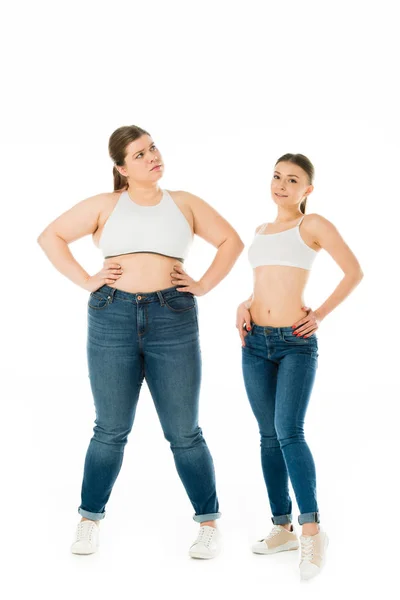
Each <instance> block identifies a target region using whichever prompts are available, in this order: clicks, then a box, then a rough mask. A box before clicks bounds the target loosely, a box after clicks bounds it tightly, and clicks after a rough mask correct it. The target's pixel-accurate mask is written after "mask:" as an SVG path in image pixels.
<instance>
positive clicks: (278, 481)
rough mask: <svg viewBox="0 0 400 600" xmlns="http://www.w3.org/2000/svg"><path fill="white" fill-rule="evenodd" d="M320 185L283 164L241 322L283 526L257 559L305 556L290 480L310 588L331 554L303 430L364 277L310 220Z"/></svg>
mask: <svg viewBox="0 0 400 600" xmlns="http://www.w3.org/2000/svg"><path fill="white" fill-rule="evenodd" d="M313 178H314V168H313V165H312V164H311V162H310V161H309V160H308V158H307V157H305V156H304V155H302V154H285V155H284V156H281V157H280V158H279V159H278V161H277V162H276V164H275V170H274V173H273V177H272V181H271V197H272V200H273V201H274V202H275V204H276V205H277V216H276V219H275V221H274V222H273V223H264V224H263V225H261V226H260V227H257V229H256V231H255V237H254V239H253V241H252V243H251V245H250V247H249V249H248V258H249V261H250V264H251V266H252V268H253V275H254V290H253V294H252V295H251V296H250V298H249V299H248V300H246V301H245V302H243V303H242V304H240V305H239V307H238V310H237V321H236V327H237V328H238V330H239V334H240V338H241V341H242V369H243V377H244V384H245V388H246V393H247V396H248V399H249V401H250V405H251V408H252V410H253V413H254V415H255V417H256V419H257V422H258V426H259V431H260V437H261V464H262V470H263V475H264V480H265V484H266V487H267V492H268V498H269V503H270V508H271V512H272V523H273V528H272V530H271V532H270V533H269V535H267V537H266V538H265V539H262V540H259V541H258V542H256V543H255V544H254V545H253V547H252V550H253V552H255V553H258V554H273V553H275V552H281V551H285V550H295V549H297V548H298V547H299V542H298V538H297V535H296V533H295V531H294V529H293V525H292V501H291V498H290V495H289V488H288V482H289V478H290V481H291V484H292V487H293V490H294V493H295V496H296V501H297V505H298V508H299V513H300V514H299V517H298V522H299V524H300V525H301V526H302V535H301V536H300V543H301V560H300V576H301V578H302V579H309V578H311V577H313V576H314V575H316V574H317V573H318V572H320V569H321V566H322V564H323V562H324V558H325V552H326V547H327V544H328V538H327V535H326V533H325V531H323V530H322V529H321V528H320V525H319V523H320V513H319V507H318V503H317V494H316V473H315V464H314V460H313V457H312V454H311V451H310V449H309V447H308V445H307V442H306V441H305V438H304V428H303V427H304V418H305V414H306V410H307V405H308V403H309V400H310V395H311V391H312V387H313V384H314V379H315V374H316V370H317V364H318V356H319V354H318V339H317V334H316V331H317V329H318V327H319V324H320V323H321V321H322V320H323V319H325V317H327V316H328V315H329V314H330V313H331V312H332V310H333V309H334V308H336V307H337V306H338V305H339V304H340V303H341V302H342V301H343V300H344V299H345V298H346V297H347V296H348V295H349V294H350V292H351V291H352V290H353V289H354V288H355V287H356V286H357V285H358V283H359V282H360V281H361V279H362V277H363V273H362V270H361V268H360V265H359V263H358V261H357V259H356V257H355V256H354V254H353V252H352V251H351V250H350V248H349V247H348V245H347V244H346V243H345V241H344V240H343V238H342V237H341V235H340V234H339V232H338V231H337V229H336V228H335V226H334V225H333V224H332V223H330V222H329V221H328V220H327V219H325V218H324V217H322V216H320V215H318V214H315V213H313V214H309V215H305V212H306V202H307V197H308V196H309V195H310V194H311V192H312V191H313V189H314V186H313ZM322 248H323V249H325V250H326V251H327V252H328V253H329V254H330V255H331V256H332V258H333V259H334V260H335V261H336V263H337V264H338V265H339V267H340V268H341V269H342V271H343V272H344V277H343V279H342V280H341V281H340V283H339V285H338V286H337V287H336V289H335V290H334V291H333V293H332V294H331V295H330V296H329V297H328V298H327V299H326V300H325V302H323V304H322V305H321V306H319V307H318V308H317V309H316V310H312V309H311V308H309V307H306V306H304V304H305V303H304V299H303V294H304V289H305V286H306V283H307V280H308V277H309V274H310V270H311V267H312V265H313V262H314V259H315V258H316V256H317V254H318V252H320V251H321V249H322Z"/></svg>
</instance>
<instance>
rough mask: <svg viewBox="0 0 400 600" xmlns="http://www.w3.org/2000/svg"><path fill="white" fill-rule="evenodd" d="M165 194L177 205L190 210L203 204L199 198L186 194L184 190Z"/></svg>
mask: <svg viewBox="0 0 400 600" xmlns="http://www.w3.org/2000/svg"><path fill="white" fill-rule="evenodd" d="M167 192H168V193H169V194H170V195H171V196H172V198H173V199H174V200H175V202H177V203H178V204H182V205H186V206H190V207H191V208H192V207H193V206H195V205H196V204H201V203H205V201H204V200H202V199H201V198H200V197H199V196H196V195H195V194H191V193H190V192H186V191H184V190H167Z"/></svg>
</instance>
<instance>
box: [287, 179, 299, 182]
mask: <svg viewBox="0 0 400 600" xmlns="http://www.w3.org/2000/svg"><path fill="white" fill-rule="evenodd" d="M289 181H293V182H294V183H297V181H296V180H295V179H289Z"/></svg>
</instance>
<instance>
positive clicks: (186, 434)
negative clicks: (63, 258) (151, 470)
mask: <svg viewBox="0 0 400 600" xmlns="http://www.w3.org/2000/svg"><path fill="white" fill-rule="evenodd" d="M164 435H165V438H166V439H167V440H168V441H169V443H170V445H171V449H172V450H179V449H183V448H185V449H187V448H193V447H194V446H197V445H198V444H202V443H204V438H203V432H202V430H201V428H200V427H196V428H195V429H193V430H191V431H174V432H166V433H165V434H164Z"/></svg>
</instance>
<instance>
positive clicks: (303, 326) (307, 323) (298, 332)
mask: <svg viewBox="0 0 400 600" xmlns="http://www.w3.org/2000/svg"><path fill="white" fill-rule="evenodd" d="M311 325H312V323H311V321H306V322H305V323H304V324H303V325H302V326H301V327H298V328H297V329H295V330H294V331H293V333H294V334H295V335H299V334H303V333H304V332H305V330H306V329H307V328H309V327H310V326H311Z"/></svg>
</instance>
